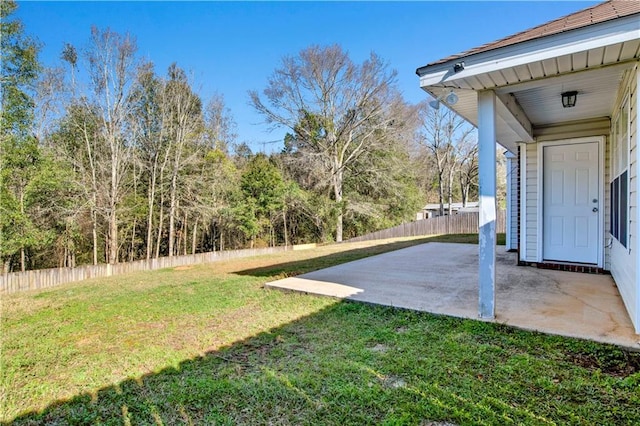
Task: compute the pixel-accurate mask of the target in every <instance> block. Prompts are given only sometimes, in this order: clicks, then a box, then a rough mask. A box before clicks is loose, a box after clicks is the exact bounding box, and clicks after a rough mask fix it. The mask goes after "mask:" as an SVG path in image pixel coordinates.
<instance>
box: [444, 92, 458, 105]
mask: <svg viewBox="0 0 640 426" xmlns="http://www.w3.org/2000/svg"><path fill="white" fill-rule="evenodd" d="M445 100H446V101H447V103H448V104H449V105H455V104H456V102H458V95H456V93H455V92H454V91H453V90H451V92H449V94H448V95H447V97H446V98H445Z"/></svg>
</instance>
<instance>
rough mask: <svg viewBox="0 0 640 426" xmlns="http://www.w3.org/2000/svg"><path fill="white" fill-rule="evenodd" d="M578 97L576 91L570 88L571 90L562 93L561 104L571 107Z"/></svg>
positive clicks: (574, 104)
mask: <svg viewBox="0 0 640 426" xmlns="http://www.w3.org/2000/svg"><path fill="white" fill-rule="evenodd" d="M577 98H578V92H577V91H575V90H572V91H571V92H563V93H562V106H563V107H564V108H573V107H574V106H576V99H577Z"/></svg>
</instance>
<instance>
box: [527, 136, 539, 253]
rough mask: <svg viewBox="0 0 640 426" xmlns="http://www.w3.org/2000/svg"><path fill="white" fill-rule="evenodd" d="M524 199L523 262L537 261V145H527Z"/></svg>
mask: <svg viewBox="0 0 640 426" xmlns="http://www.w3.org/2000/svg"><path fill="white" fill-rule="evenodd" d="M526 149H527V158H526V173H527V177H526V179H525V193H526V195H525V197H526V210H527V211H526V218H525V220H524V224H525V227H526V228H525V230H524V232H525V235H526V245H527V246H526V247H525V260H526V261H527V262H537V261H538V149H537V145H536V144H534V143H532V144H527V145H526Z"/></svg>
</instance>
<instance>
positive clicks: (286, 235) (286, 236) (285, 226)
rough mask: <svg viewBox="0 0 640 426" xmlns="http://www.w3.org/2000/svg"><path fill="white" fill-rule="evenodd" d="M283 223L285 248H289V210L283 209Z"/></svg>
mask: <svg viewBox="0 0 640 426" xmlns="http://www.w3.org/2000/svg"><path fill="white" fill-rule="evenodd" d="M282 223H283V224H284V225H283V228H284V229H283V231H284V246H285V247H288V246H289V233H288V232H287V208H286V207H285V208H283V209H282Z"/></svg>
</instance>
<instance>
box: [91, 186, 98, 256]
mask: <svg viewBox="0 0 640 426" xmlns="http://www.w3.org/2000/svg"><path fill="white" fill-rule="evenodd" d="M94 198H95V196H94ZM91 238H92V239H93V264H94V265H97V264H98V212H97V211H96V209H95V207H92V208H91Z"/></svg>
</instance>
